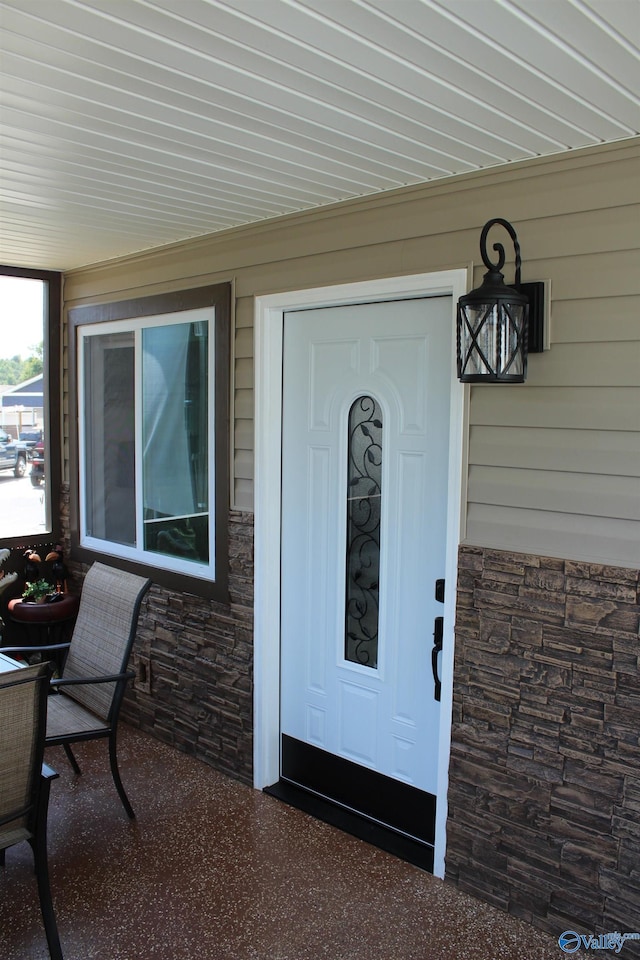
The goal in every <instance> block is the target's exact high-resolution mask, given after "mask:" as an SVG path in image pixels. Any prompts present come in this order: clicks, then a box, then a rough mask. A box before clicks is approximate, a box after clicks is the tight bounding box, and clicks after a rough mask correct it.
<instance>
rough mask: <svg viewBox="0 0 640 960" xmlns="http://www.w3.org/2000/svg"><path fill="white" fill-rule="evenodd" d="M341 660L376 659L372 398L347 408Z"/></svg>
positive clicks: (376, 488) (377, 476)
mask: <svg viewBox="0 0 640 960" xmlns="http://www.w3.org/2000/svg"><path fill="white" fill-rule="evenodd" d="M347 479H348V493H347V584H346V631H345V632H346V638H345V659H346V660H349V661H350V662H352V663H360V664H363V665H364V666H367V667H373V668H375V667H377V664H378V604H379V580H380V505H381V488H382V413H381V410H380V407H379V405H378V404H377V402H376V401H375V400H374V399H373V397H359V398H358V399H357V400H356V401H355V402H354V403H353V405H352V407H351V410H350V411H349V439H348V478H347Z"/></svg>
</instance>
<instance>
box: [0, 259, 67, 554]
mask: <svg viewBox="0 0 640 960" xmlns="http://www.w3.org/2000/svg"><path fill="white" fill-rule="evenodd" d="M60 312H61V276H60V274H59V273H53V272H51V271H48V270H35V269H34V270H32V269H28V268H22V267H9V266H0V331H1V333H0V384H2V388H1V389H0V517H1V518H2V523H1V524H0V546H2V547H12V546H13V547H18V546H24V545H25V544H26V543H28V544H29V545H31V546H32V547H35V546H37V545H38V544H50V543H51V542H52V541H56V540H58V539H59V538H60V514H59V503H60V478H61V465H60V450H61V442H60V415H59V411H60Z"/></svg>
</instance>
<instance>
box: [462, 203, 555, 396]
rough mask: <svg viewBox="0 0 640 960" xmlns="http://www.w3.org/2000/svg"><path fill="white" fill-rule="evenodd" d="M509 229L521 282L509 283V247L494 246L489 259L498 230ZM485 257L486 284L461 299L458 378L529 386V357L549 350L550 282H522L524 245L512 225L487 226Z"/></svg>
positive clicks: (492, 222) (483, 237)
mask: <svg viewBox="0 0 640 960" xmlns="http://www.w3.org/2000/svg"><path fill="white" fill-rule="evenodd" d="M496 225H499V226H501V227H504V229H505V230H506V231H507V233H508V234H509V236H510V237H511V239H512V240H513V246H514V250H515V260H516V265H515V267H516V268H515V280H514V284H513V286H511V287H508V286H507V285H506V284H505V282H504V277H503V275H502V272H501V271H502V268H503V266H504V262H505V253H504V247H503V246H502V244H501V243H494V245H493V249H494V250H495V252H496V253H497V255H498V259H497V261H496V263H493V262H492V261H491V260H490V259H489V256H488V254H487V236H488V234H489V231H490V230H491V228H492V227H494V226H496ZM480 253H481V255H482V260H483V262H484V265H485V267H486V268H487V273H485V275H484V279H483V281H482V285H481V286H480V287H477V288H476V289H475V290H472V291H471V293H467V294H465V296H463V297H460V299H459V300H458V315H457V340H458V379H459V380H461V381H462V383H524V381H525V379H526V376H527V354H528V353H539V352H541V351H542V350H543V349H544V306H545V304H544V299H545V295H544V283H543V282H538V283H521V282H520V263H521V261H520V244H519V243H518V237H517V235H516V232H515V230H514V229H513V227H512V226H511V224H510V223H509V221H508V220H503V219H502V218H500V217H496V218H495V219H493V220H489V221H488V222H487V223H485V225H484V227H483V229H482V234H481V236H480Z"/></svg>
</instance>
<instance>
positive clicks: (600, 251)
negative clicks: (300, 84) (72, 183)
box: [65, 140, 640, 566]
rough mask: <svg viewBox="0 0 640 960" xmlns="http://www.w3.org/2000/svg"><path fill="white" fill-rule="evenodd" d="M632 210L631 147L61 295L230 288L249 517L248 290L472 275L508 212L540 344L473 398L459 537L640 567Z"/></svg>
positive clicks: (202, 244) (259, 228)
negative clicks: (516, 369) (547, 290)
mask: <svg viewBox="0 0 640 960" xmlns="http://www.w3.org/2000/svg"><path fill="white" fill-rule="evenodd" d="M639 213H640V141H638V140H634V141H627V142H623V143H621V144H617V145H612V146H607V147H601V148H594V149H589V150H584V151H575V152H573V153H571V154H565V155H562V156H560V157H552V158H544V159H540V160H534V161H527V162H525V163H519V164H514V165H511V166H509V167H499V168H495V169H494V170H491V171H484V172H481V173H474V174H468V175H464V176H462V177H456V178H450V179H447V180H441V181H434V182H433V183H430V184H426V185H423V186H418V187H416V186H411V187H408V188H405V189H401V190H395V191H391V192H389V193H384V194H380V195H379V196H377V197H367V198H363V199H361V200H354V201H348V202H346V203H344V204H337V205H332V206H329V207H326V208H323V209H320V210H316V211H310V212H306V213H301V214H294V215H291V216H288V217H283V218H279V219H277V220H273V221H269V222H265V223H262V224H255V225H251V226H248V227H242V228H238V229H236V230H232V231H227V232H225V233H220V234H214V235H212V236H210V237H204V238H199V239H196V240H192V241H185V242H184V243H181V244H174V245H172V246H170V247H163V248H161V249H158V250H154V251H149V252H145V253H140V254H138V255H136V256H133V257H129V258H125V259H122V260H119V261H113V262H111V263H105V264H101V265H97V266H94V267H86V268H83V269H81V270H76V271H73V272H71V273H70V274H69V275H68V276H67V278H66V286H65V298H66V303H67V306H75V305H77V304H80V303H86V302H92V301H96V300H113V299H122V298H123V297H124V296H141V295H147V294H151V293H157V292H161V291H163V290H172V289H180V288H182V289H186V288H188V287H191V286H197V285H201V284H205V283H212V282H220V281H223V280H231V279H232V280H233V282H234V290H235V296H236V303H235V308H236V309H235V337H234V353H233V371H232V372H233V379H234V389H233V418H234V419H233V424H234V427H233V467H232V469H233V477H232V481H233V491H234V503H233V505H234V506H236V507H238V508H240V509H243V510H251V509H252V505H253V476H254V458H253V450H254V437H253V403H254V395H253V382H254V368H253V310H254V297H255V296H256V295H264V294H267V293H273V292H280V291H286V290H295V289H301V288H305V287H315V286H323V285H331V284H337V283H343V282H351V281H360V280H367V279H376V278H378V277H389V276H397V275H406V274H412V273H426V272H430V271H438V270H446V269H453V268H460V267H464V268H466V267H467V266H468V265H469V264H471V263H473V265H474V269H473V280H474V285H476V284H477V283H479V282H480V281H481V278H482V274H483V272H484V267H483V265H482V263H481V261H480V255H479V249H478V242H479V235H480V230H481V227H482V225H483V224H484V223H485V222H486V221H487V220H488V219H490V218H492V217H495V216H502V217H506V218H507V219H509V220H510V221H511V222H512V223H513V224H514V226H515V227H516V230H517V232H518V236H519V239H520V242H521V245H522V257H523V270H522V274H523V280H549V281H550V283H551V297H552V309H551V326H550V334H551V350H550V351H547V352H545V353H544V354H541V355H537V356H532V357H530V364H529V377H528V380H527V383H526V384H524V385H522V386H511V387H509V386H500V387H485V386H474V387H473V388H472V389H471V390H470V406H469V425H470V426H469V430H470V434H469V465H468V466H469V473H468V503H467V515H466V535H465V536H466V540H465V542H467V543H471V544H477V545H484V546H490V547H495V548H504V549H509V550H520V551H523V552H526V553H535V554H543V555H545V554H546V555H551V556H560V557H567V558H574V559H585V560H593V561H598V562H603V563H612V564H621V565H623V566H640V523H639V517H638V504H639V503H640V480H639V479H638V478H639V477H640V320H639V315H640V310H639V307H640V257H639V248H640V230H639V222H640V217H639ZM504 240H505V246H507V242H508V241H507V238H506V237H505V238H504ZM512 256H513V254H512V253H511V252H510V251H509V250H508V249H507V257H508V260H509V259H512ZM512 274H513V266H512V264H511V263H507V266H506V268H505V276H506V279H507V281H509V280H510V278H511V277H512Z"/></svg>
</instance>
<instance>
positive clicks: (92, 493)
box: [80, 308, 214, 576]
mask: <svg viewBox="0 0 640 960" xmlns="http://www.w3.org/2000/svg"><path fill="white" fill-rule="evenodd" d="M176 316H179V318H180V322H170V321H175V318H176ZM212 316H213V310H212V309H211V308H202V309H197V310H191V311H184V312H182V313H180V314H178V315H176V314H172V315H169V316H166V317H147V318H144V319H141V318H138V319H137V320H123V321H117V322H114V323H110V324H96V325H86V326H83V327H82V328H81V336H82V337H83V342H84V348H83V350H82V351H81V360H82V363H83V368H84V369H83V376H82V377H81V383H82V393H83V399H82V402H81V406H80V409H81V410H84V425H83V430H82V433H81V435H82V437H83V440H84V456H83V457H82V458H81V463H82V464H83V483H82V485H81V486H82V492H83V497H82V502H83V504H84V510H83V519H82V534H81V537H82V541H83V543H85V544H86V545H89V546H91V547H93V548H97V547H98V546H99V542H100V541H104V547H103V549H104V550H105V551H106V552H109V551H111V552H114V550H113V546H112V545H115V544H118V545H120V547H121V548H122V549H120V550H118V551H117V552H118V553H119V554H120V555H122V556H126V557H129V558H131V559H146V561H147V562H153V564H154V565H156V566H164V567H166V568H167V569H171V570H180V571H182V572H185V573H192V574H194V575H196V576H205V575H212V574H213V567H212V562H213V561H212V559H211V558H212V557H213V555H214V553H213V550H212V539H213V533H212V525H211V522H210V521H211V517H210V510H209V505H210V503H212V502H213V497H212V491H211V489H210V488H211V484H212V471H211V469H210V456H209V454H210V446H209V423H210V414H211V413H212V410H210V407H212V405H213V402H212V399H211V397H212V392H211V389H210V386H211V383H210V381H211V377H210V374H209V371H210V368H211V363H212V349H211V342H210V335H209V325H210V319H211V318H212ZM110 545H111V546H110ZM150 555H153V561H152V558H151V556H150Z"/></svg>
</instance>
